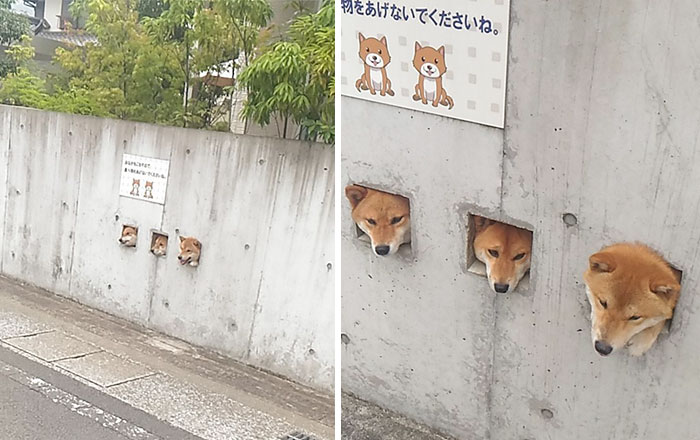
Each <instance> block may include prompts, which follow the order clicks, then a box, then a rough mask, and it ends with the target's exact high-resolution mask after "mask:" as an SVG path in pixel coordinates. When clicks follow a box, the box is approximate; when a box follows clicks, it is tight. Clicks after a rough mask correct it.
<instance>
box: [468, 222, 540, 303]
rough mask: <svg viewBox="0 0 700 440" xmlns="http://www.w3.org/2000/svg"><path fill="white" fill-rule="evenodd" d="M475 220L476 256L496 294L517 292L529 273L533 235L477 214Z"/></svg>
mask: <svg viewBox="0 0 700 440" xmlns="http://www.w3.org/2000/svg"><path fill="white" fill-rule="evenodd" d="M473 218H474V230H475V234H474V255H475V256H476V258H477V259H478V260H479V261H481V262H482V263H484V264H485V265H486V276H487V277H488V280H489V286H491V288H492V289H493V290H494V291H495V292H496V293H508V292H512V291H514V290H515V288H516V287H517V285H518V283H519V282H520V280H521V279H522V278H523V276H525V274H526V273H527V271H528V270H530V255H531V253H532V232H530V231H528V230H525V229H520V228H517V227H515V226H511V225H507V224H505V223H501V222H497V221H493V220H490V219H487V218H485V217H480V216H478V215H475V216H473Z"/></svg>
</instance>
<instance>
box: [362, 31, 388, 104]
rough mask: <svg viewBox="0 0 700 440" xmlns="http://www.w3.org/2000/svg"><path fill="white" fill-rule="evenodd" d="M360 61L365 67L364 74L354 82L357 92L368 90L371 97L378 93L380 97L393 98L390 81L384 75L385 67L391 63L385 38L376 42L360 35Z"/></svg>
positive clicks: (374, 39)
mask: <svg viewBox="0 0 700 440" xmlns="http://www.w3.org/2000/svg"><path fill="white" fill-rule="evenodd" d="M360 59H362V62H363V63H364V65H365V72H364V73H363V74H362V76H361V77H360V79H358V80H357V81H356V82H355V87H356V88H357V90H358V91H362V90H369V92H370V93H371V94H373V95H376V94H377V91H379V94H380V95H381V96H385V95H389V96H394V91H393V90H391V80H390V79H389V76H388V75H387V73H386V66H388V65H389V63H390V62H391V56H390V55H389V48H388V47H387V42H386V37H382V38H381V40H378V39H376V38H373V37H370V38H365V36H364V35H362V33H360Z"/></svg>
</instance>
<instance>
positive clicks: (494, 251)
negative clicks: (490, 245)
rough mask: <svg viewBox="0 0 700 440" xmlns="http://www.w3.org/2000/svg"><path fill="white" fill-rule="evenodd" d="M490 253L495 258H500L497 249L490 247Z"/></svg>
mask: <svg viewBox="0 0 700 440" xmlns="http://www.w3.org/2000/svg"><path fill="white" fill-rule="evenodd" d="M489 254H491V256H492V257H493V258H498V251H497V250H496V249H489Z"/></svg>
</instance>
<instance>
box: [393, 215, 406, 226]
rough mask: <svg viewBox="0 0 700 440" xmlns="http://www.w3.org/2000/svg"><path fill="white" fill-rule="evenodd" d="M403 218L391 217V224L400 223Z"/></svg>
mask: <svg viewBox="0 0 700 440" xmlns="http://www.w3.org/2000/svg"><path fill="white" fill-rule="evenodd" d="M401 220H403V217H394V218H392V219H391V224H392V225H395V224H397V223H399V222H400V221H401Z"/></svg>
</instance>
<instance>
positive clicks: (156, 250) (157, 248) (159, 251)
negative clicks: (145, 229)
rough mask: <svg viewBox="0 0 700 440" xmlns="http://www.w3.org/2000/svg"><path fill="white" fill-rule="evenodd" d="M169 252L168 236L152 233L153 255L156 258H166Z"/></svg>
mask: <svg viewBox="0 0 700 440" xmlns="http://www.w3.org/2000/svg"><path fill="white" fill-rule="evenodd" d="M167 252H168V234H166V233H164V232H161V231H151V253H152V254H153V255H155V256H156V257H164V256H165V255H166V254H167Z"/></svg>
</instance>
